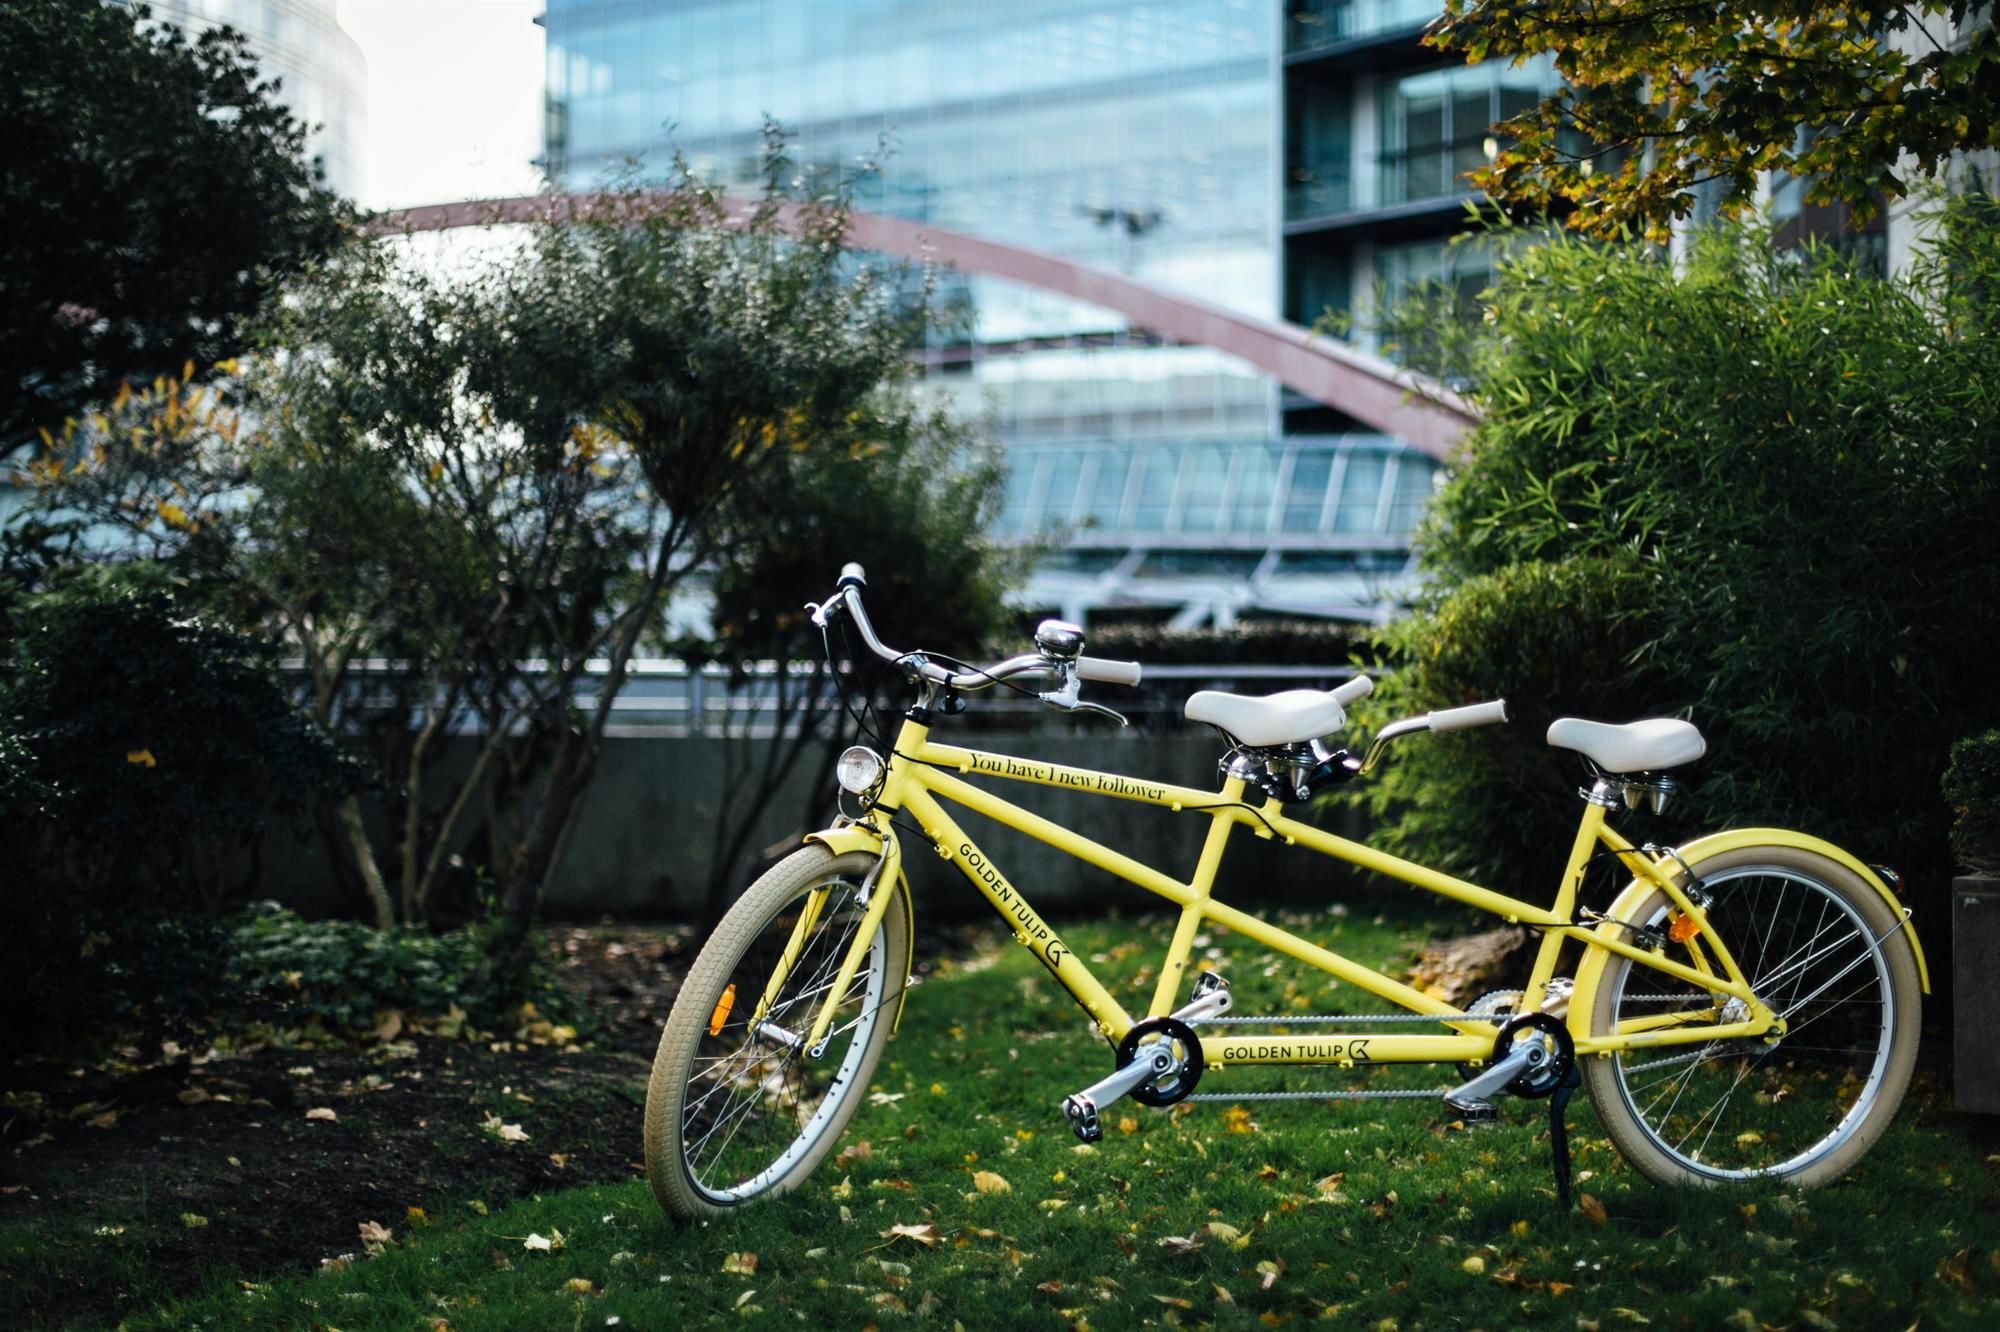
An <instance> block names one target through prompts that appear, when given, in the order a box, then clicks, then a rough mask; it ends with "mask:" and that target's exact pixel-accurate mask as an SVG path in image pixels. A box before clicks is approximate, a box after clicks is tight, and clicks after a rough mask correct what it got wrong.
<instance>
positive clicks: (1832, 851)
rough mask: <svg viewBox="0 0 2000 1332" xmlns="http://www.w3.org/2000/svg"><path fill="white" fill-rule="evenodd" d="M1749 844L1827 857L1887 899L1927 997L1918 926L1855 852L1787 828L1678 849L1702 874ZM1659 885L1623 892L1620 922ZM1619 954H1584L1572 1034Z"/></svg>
mask: <svg viewBox="0 0 2000 1332" xmlns="http://www.w3.org/2000/svg"><path fill="white" fill-rule="evenodd" d="M1746 846H1787V847H1791V848H1793V849H1795V850H1799V851H1811V852H1813V853H1814V854H1815V855H1821V856H1825V857H1826V858H1827V859H1828V860H1831V861H1833V862H1835V863H1836V864H1839V865H1841V866H1843V867H1845V868H1847V869H1850V870H1852V871H1854V873H1856V874H1858V875H1860V876H1861V879H1862V881H1863V882H1865V883H1866V884H1867V885H1868V886H1869V887H1870V888H1873V889H1874V890H1875V891H1876V893H1877V894H1879V895H1880V896H1881V898H1882V901H1883V904H1884V905H1886V906H1887V907H1888V908H1889V909H1890V910H1891V911H1893V912H1895V914H1896V915H1897V916H1898V917H1900V918H1902V921H1903V937H1904V938H1905V939H1907V940H1909V944H1910V955H1911V956H1912V957H1913V958H1915V959H1916V963H1917V979H1918V980H1919V981H1921V982H1922V983H1923V987H1924V993H1925V994H1929V993H1930V992H1931V972H1930V966H1929V964H1927V963H1926V962H1925V961H1924V950H1923V946H1922V945H1921V944H1919V943H1918V942H1917V931H1916V927H1915V926H1914V925H1912V924H1911V923H1910V920H1909V918H1908V917H1907V916H1906V915H1904V907H1903V904H1902V903H1901V902H1899V901H1897V900H1896V894H1895V893H1893V892H1891V891H1890V889H1889V885H1888V884H1886V883H1884V882H1882V876H1881V875H1879V874H1877V873H1876V872H1875V871H1874V870H1872V869H1870V868H1868V866H1866V865H1864V864H1862V863H1861V862H1860V861H1859V860H1856V859H1855V858H1854V857H1853V856H1852V855H1851V854H1849V853H1848V852H1846V851H1843V850H1841V849H1840V848H1839V847H1837V846H1835V845H1834V844H1833V843H1832V842H1827V841H1822V840H1820V839H1819V838H1817V837H1809V836H1807V835H1806V834H1805V833H1798V832H1791V831H1789V830H1787V829H1784V828H1735V829H1732V830H1730V831H1729V832H1720V833H1711V834H1709V835H1708V836H1707V837H1701V838H1697V839H1696V840H1694V841H1692V842H1689V843H1688V844H1687V845H1685V846H1681V847H1677V848H1676V850H1678V851H1679V853H1680V857H1681V859H1682V860H1685V861H1686V862H1687V863H1688V865H1689V866H1690V867H1691V868H1693V869H1694V870H1695V871H1696V872H1697V873H1699V872H1700V870H1701V862H1702V861H1704V860H1707V859H1710V858H1711V857H1714V856H1718V855H1721V854H1722V853H1723V852H1725V851H1735V850H1738V849H1739V848H1742V847H1746ZM1655 887H1656V885H1655V884H1653V883H1652V882H1651V881H1650V880H1647V879H1639V878H1635V879H1633V880H1632V882H1631V883H1629V884H1627V885H1626V887H1625V891H1624V892H1622V893H1620V894H1618V900H1617V901H1616V902H1613V903H1612V904H1611V910H1610V912H1609V914H1610V915H1611V916H1612V917H1614V918H1615V919H1617V920H1627V921H1629V920H1631V919H1632V914H1633V913H1634V912H1636V911H1637V910H1638V909H1639V907H1640V906H1641V905H1642V904H1643V903H1644V902H1645V900H1646V899H1647V898H1648V897H1650V896H1651V895H1652V893H1653V890H1654V888H1655ZM1596 933H1597V935H1598V936H1599V937H1602V938H1612V939H1615V938H1619V937H1621V936H1622V935H1623V934H1624V933H1625V930H1624V927H1623V926H1620V925H1615V924H1612V923H1610V922H1606V923H1605V924H1603V925H1600V926H1598V927H1597V931H1596ZM1613 956H1615V954H1613V953H1611V952H1609V951H1607V950H1606V949H1602V948H1589V949H1585V950H1584V955H1583V961H1582V963H1581V964H1580V965H1579V966H1578V967H1577V969H1576V997H1575V1000H1574V1001H1573V1002H1572V1003H1571V1005H1570V1010H1569V1012H1570V1030H1571V1031H1572V1032H1574V1033H1576V1034H1578V1035H1585V1034H1587V1030H1586V1029H1587V1028H1588V1027H1589V1025H1590V1015H1591V1013H1592V1012H1594V1011H1595V1009H1596V1000H1597V985H1598V981H1599V979H1600V978H1601V977H1602V976H1603V974H1604V968H1605V965H1606V964H1607V963H1609V962H1610V960H1611V958H1612V957H1613Z"/></svg>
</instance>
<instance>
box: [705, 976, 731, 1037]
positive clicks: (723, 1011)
mask: <svg viewBox="0 0 2000 1332" xmlns="http://www.w3.org/2000/svg"><path fill="white" fill-rule="evenodd" d="M734 1007H736V982H735V981H731V982H729V984H727V985H725V986H724V987H723V988H722V997H721V998H720V999H718V1000H716V1001H715V1011H714V1012H713V1013H710V1014H709V1015H708V1034H709V1035H711V1036H720V1035H721V1034H722V1024H723V1023H725V1022H727V1021H729V1010H730V1009H732V1008H734Z"/></svg>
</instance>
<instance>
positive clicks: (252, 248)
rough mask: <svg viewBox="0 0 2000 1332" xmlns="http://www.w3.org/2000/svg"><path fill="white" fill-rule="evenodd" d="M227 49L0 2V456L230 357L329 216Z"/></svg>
mask: <svg viewBox="0 0 2000 1332" xmlns="http://www.w3.org/2000/svg"><path fill="white" fill-rule="evenodd" d="M272 92H273V85H272V84H270V83H269V82H267V81H264V80H263V79H262V78H261V77H260V76H259V74H258V72H257V69H256V67H255V66H254V64H253V63H252V61H251V59H250V55H249V52H248V50H247V48H246V47H245V46H244V44H243V41H242V38H241V37H240V35H238V34H236V33H234V32H231V31H228V30H226V29H215V30H212V31H209V32H205V33H203V34H202V35H201V36H200V37H198V38H196V39H194V40H193V41H189V40H188V39H187V38H186V37H184V36H183V35H182V34H181V33H180V32H179V31H178V30H177V29H174V28H172V27H169V26H166V25H157V24H152V23H149V22H147V21H146V16H145V10H144V9H143V7H140V8H139V9H137V10H134V9H128V8H126V7H125V6H123V5H114V4H94V3H91V4H80V3H76V0H12V3H9V4H7V5H4V6H0V124H4V125H5V126H6V127H7V138H8V142H9V145H10V150H9V152H8V153H7V155H6V158H5V165H4V166H0V456H4V455H5V454H6V453H8V452H11V451H12V450H13V449H14V448H15V447H17V446H18V445H20V444H21V443H23V442H24V441H25V440H27V439H28V438H30V437H31V436H32V435H33V433H34V431H35V429H36V428H37V427H49V426H54V425H59V424H60V423H61V422H62V420H63V419H64V418H65V417H66V416H69V415H73V414H75V413H77V412H79V411H80V410H82V408H83V406H84V405H85V404H87V403H90V402H93V401H98V400H101V399H103V398H106V397H109V396H110V394H111V392H112V390H113V389H114V388H115V386H116V385H118V384H119V383H121V382H124V381H126V380H129V379H134V378H139V379H151V378H152V377H153V376H154V375H156V374H160V373H166V372H169V371H171V370H172V369H173V368H174V367H177V366H179V365H180V364H181V363H182V362H183V361H185V360H188V359H194V360H197V361H201V362H203V363H207V362H209V361H212V360H214V359H216V358H218V357H221V356H224V355H227V354H228V353H229V352H230V351H231V350H233V348H234V346H235V345H236V337H237V334H236V327H237V324H238V321H240V320H241V319H242V318H243V317H244V316H245V315H248V314H250V313H252V312H254V311H256V310H257V309H259V308H260V307H261V306H262V305H263V303H264V301H265V300H266V298H267V297H268V296H269V294H270V293H271V291H272V289H273V284H274V282H275V280H276V279H275V277H274V275H275V274H276V273H278V272H281V271H283V270H285V269H288V268H291V267H294V266H296V265H297V264H298V263H299V262H300V261H302V260H303V259H305V258H307V257H309V256H312V255H316V254H320V253H323V252H324V251H325V250H326V249H327V248H328V247H329V246H330V245H332V244H333V243H334V242H335V240H336V239H337V237H338V236H339V234H340V231H341V229H342V222H341V216H342V212H343V206H342V205H341V204H340V203H339V202H338V201H337V200H336V199H335V198H334V197H333V196H332V195H330V194H328V193H327V192H326V191H324V190H323V189H321V188H320V187H319V186H318V185H317V184H316V182H315V173H314V171H313V169H312V168H310V167H308V166H307V165H306V163H305V161H304V160H303V157H302V153H303V148H304V142H305V127H303V126H301V125H300V124H299V122H298V121H296V120H295V119H293V118H292V116H291V114H290V113H289V112H288V111H286V110H285V109H284V107H282V106H281V105H279V104H278V103H277V102H276V101H274V100H273V98H272Z"/></svg>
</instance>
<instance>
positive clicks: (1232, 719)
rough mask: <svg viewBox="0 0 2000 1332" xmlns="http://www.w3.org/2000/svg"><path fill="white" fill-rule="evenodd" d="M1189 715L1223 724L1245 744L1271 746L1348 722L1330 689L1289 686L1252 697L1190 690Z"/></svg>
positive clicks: (1328, 731) (1191, 718) (1331, 730)
mask: <svg viewBox="0 0 2000 1332" xmlns="http://www.w3.org/2000/svg"><path fill="white" fill-rule="evenodd" d="M1187 719H1188V720H1189V721H1192V722H1207V723H1208V724H1209V725H1210V726H1220V727H1221V728H1222V729H1223V730H1225V731H1227V732H1229V733H1230V734H1231V735H1233V736H1235V737H1236V738H1237V739H1238V740H1241V741H1242V742H1243V743H1244V744H1246V745H1254V746H1256V747H1258V748H1268V747H1269V746H1271V745H1289V744H1294V743H1297V742H1298V741H1301V740H1314V739H1317V738H1319V737H1320V736H1322V735H1332V734H1333V733H1334V732H1335V731H1338V730H1339V729H1340V728H1341V727H1343V726H1345V725H1346V724H1347V709H1346V708H1344V707H1342V706H1341V704H1340V700H1339V699H1338V698H1335V697H1334V696H1333V694H1332V693H1331V692H1329V691H1323V690H1319V689H1288V690H1286V691H1285V692H1284V693H1282V694H1269V695H1266V696H1265V697H1263V698H1249V697H1245V696H1244V695H1242V694H1225V693H1223V692H1221V691H1220V690H1216V689H1204V690H1202V691H1201V692H1200V693H1197V694H1190V695H1189V696H1188V701H1187Z"/></svg>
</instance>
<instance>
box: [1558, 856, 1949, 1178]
mask: <svg viewBox="0 0 2000 1332" xmlns="http://www.w3.org/2000/svg"><path fill="white" fill-rule="evenodd" d="M1693 869H1694V871H1695V873H1696V874H1698V875H1699V876H1700V877H1701V880H1702V883H1703V885H1704V886H1705V887H1706V888H1707V889H1708V891H1709V892H1710V893H1711V894H1712V895H1713V898H1714V900H1713V902H1712V904H1711V905H1710V906H1709V908H1708V913H1707V914H1708V920H1709V924H1710V925H1711V926H1713V927H1714V929H1715V930H1716V932H1717V934H1719V935H1720V936H1721V938H1722V941H1723V943H1724V944H1725V945H1726V946H1727V947H1728V949H1729V951H1730V953H1731V954H1732V955H1733V956H1734V957H1735V959H1736V962H1737V965H1738V966H1739V967H1741V968H1742V970H1743V974H1744V975H1745V976H1746V977H1747V978H1748V979H1749V981H1750V984H1751V988H1752V990H1753V991H1754V992H1755V993H1756V995H1757V996H1758V998H1759V999H1761V1000H1762V1001H1763V1002H1764V1003H1766V1004H1768V1005H1770V1007H1771V1008H1772V1009H1773V1010H1774V1011H1775V1012H1777V1013H1778V1014H1779V1015H1780V1016H1781V1017H1783V1018H1784V1019H1785V1021H1786V1023H1787V1024H1788V1025H1787V1030H1786V1033H1785V1035H1784V1037H1783V1038H1782V1039H1781V1040H1779V1041H1778V1042H1777V1043H1776V1044H1775V1045H1767V1044H1765V1043H1764V1041H1763V1040H1762V1039H1761V1038H1758V1039H1750V1040H1721V1041H1710V1042H1707V1043H1698V1044H1691V1045H1668V1046H1654V1047H1651V1048H1648V1049H1637V1050H1628V1051H1624V1052H1621V1053H1618V1054H1612V1055H1608V1056H1599V1055H1588V1056H1585V1057H1583V1058H1582V1059H1581V1060H1580V1061H1579V1062H1580V1066H1581V1068H1582V1072H1583V1080H1584V1084H1585V1085H1586V1086H1588V1087H1589V1088H1590V1096H1591V1100H1592V1102H1593V1103H1594V1104H1595V1105H1596V1107H1597V1113H1598V1117H1599V1119H1601V1120H1602V1121H1603V1123H1604V1127H1605V1130H1606V1131H1607V1132H1608V1133H1609V1134H1610V1135H1611V1139H1612V1141H1613V1142H1614V1143H1615V1144H1616V1145H1617V1147H1618V1149H1619V1150H1620V1151H1621V1152H1623V1153H1624V1154H1625V1157H1626V1159H1628V1160H1630V1161H1631V1162H1632V1164H1633V1165H1635V1166H1637V1167H1638V1168H1639V1169H1640V1170H1641V1171H1642V1172H1644V1173H1645V1174H1647V1175H1649V1176H1651V1177H1652V1178H1653V1179H1656V1180H1658V1181H1660V1182H1662V1183H1667V1184H1694V1185H1713V1184H1718V1183H1724V1182H1727V1181H1731V1180H1743V1179H1754V1178H1782V1179H1784V1180H1786V1181H1788V1182H1791V1183H1796V1184H1821V1183H1825V1182H1826V1181H1828V1180H1831V1179H1833V1178H1835V1177H1836V1176H1838V1175H1840V1174H1841V1173H1842V1172H1843V1171H1845V1170H1847V1169H1848V1167H1850V1166H1852V1165H1853V1164H1854V1162H1855V1161H1857V1160H1858V1159H1860V1157H1861V1155H1862V1154H1863V1153H1864V1152H1866V1151H1867V1150H1868V1149H1869V1147H1871V1146H1873V1145H1874V1143H1875V1141H1876V1140H1877V1139H1878V1138H1880V1137H1881V1136H1882V1133H1883V1131H1884V1130H1886V1129H1887V1128H1888V1127H1889V1122H1890V1121H1891V1120H1892V1119H1893V1118H1895V1114H1896V1107H1897V1105H1898V1104H1900V1103H1901V1101H1902V1098H1903V1091H1904V1088H1905V1087H1907V1086H1908V1084H1909V1080H1910V1070H1911V1068H1912V1066H1913V1065H1914V1064H1915V1062H1916V1055H1917V1023H1918V1005H1919V1002H1920V986H1919V983H1918V980H1917V970H1916V963H1915V960H1914V958H1913V957H1912V954H1911V950H1910V947H1909V945H1908V943H1907V941H1906V940H1905V939H1904V937H1903V933H1902V931H1901V929H1900V928H1899V926H1900V920H1899V918H1898V915H1897V913H1896V912H1894V911H1892V910H1891V909H1890V908H1889V906H1888V905H1887V904H1886V903H1885V902H1884V901H1883V900H1882V898H1881V895H1880V894H1878V893H1877V892H1875V890H1874V889H1873V888H1872V887H1870V886H1869V885H1868V883H1867V882H1866V881H1864V880H1863V879H1861V878H1860V876H1858V875H1856V874H1855V873H1854V872H1853V871H1851V870H1849V869H1848V868H1847V867H1846V866H1844V865H1841V864H1839V863H1838V862H1835V861H1832V860H1828V859H1827V858H1826V857H1824V856H1820V855H1816V854H1814V853H1812V852H1809V851H1803V850H1798V849H1795V848H1792V847H1783V846H1762V847H1745V848H1740V849H1738V850H1734V851H1727V852H1723V853H1720V854H1718V855H1715V856H1712V857H1710V858H1708V859H1706V860H1703V861H1699V862H1697V863H1696V864H1695V865H1694V866H1693ZM1669 909H1670V908H1669V903H1668V899H1667V896H1666V894H1665V893H1664V892H1660V891H1656V892H1654V893H1653V895H1652V896H1651V897H1650V898H1649V899H1647V901H1646V902H1645V903H1644V904H1643V905H1642V906H1641V908H1640V909H1639V910H1638V911H1637V912H1635V913H1634V914H1633V917H1632V920H1633V923H1635V924H1644V925H1650V926H1653V927H1655V928H1659V929H1661V930H1663V931H1664V928H1665V926H1666V923H1667V917H1668V913H1669ZM1667 956H1668V957H1670V958H1673V959H1674V960H1676V961H1679V962H1682V963H1684V964H1688V963H1690V953H1689V945H1687V944H1669V945H1668V946H1667ZM1710 1005H1711V996H1708V995H1706V994H1704V993H1703V992H1701V991H1699V989H1698V987H1695V986H1691V985H1687V984H1683V983H1681V982H1679V981H1676V980H1674V979H1673V978H1671V977H1669V976H1667V975H1665V974H1664V973H1662V972H1658V971H1654V970H1652V969H1651V968H1649V967H1646V966H1644V965H1642V964H1639V963H1636V962H1634V961H1632V960H1630V959H1628V958H1622V957H1615V958H1613V959H1612V960H1611V961H1610V963H1609V964H1607V965H1606V967H1605V969H1604V975H1603V978H1602V980H1601V982H1600V983H1599V985H1598V990H1597V997H1596V1001H1595V1003H1594V1005H1593V1012H1592V1015H1591V1031H1592V1033H1593V1034H1595V1035H1603V1034H1606V1033H1608V1032H1613V1031H1616V1030H1617V1028H1618V1024H1620V1023H1621V1022H1629V1021H1634V1020H1640V1019H1645V1018H1649V1017H1652V1018H1658V1017H1661V1016H1663V1015H1666V1014H1670V1013H1687V1012H1691V1011H1693V1010H1696V1009H1702V1008H1707V1007H1709V1006H1710ZM1736 1007H1737V1009H1739V1010H1740V1007H1741V1006H1740V1005H1737V1006H1736ZM1703 1020H1712V1021H1718V1022H1733V1021H1738V1020H1740V1018H1739V1016H1738V1014H1737V1012H1735V1011H1731V1010H1730V1009H1727V1008H1725V1010H1724V1011H1723V1012H1721V1013H1720V1014H1717V1015H1716V1016H1715V1017H1714V1018H1712V1019H1703Z"/></svg>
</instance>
